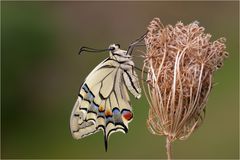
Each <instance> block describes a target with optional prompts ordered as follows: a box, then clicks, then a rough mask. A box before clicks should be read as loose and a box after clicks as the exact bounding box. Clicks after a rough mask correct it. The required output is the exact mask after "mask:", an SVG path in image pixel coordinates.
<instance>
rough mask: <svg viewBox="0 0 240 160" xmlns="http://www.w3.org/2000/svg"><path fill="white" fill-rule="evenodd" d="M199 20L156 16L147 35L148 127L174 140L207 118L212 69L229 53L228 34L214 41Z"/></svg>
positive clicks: (186, 135) (183, 137) (183, 135)
mask: <svg viewBox="0 0 240 160" xmlns="http://www.w3.org/2000/svg"><path fill="white" fill-rule="evenodd" d="M210 38H211V35H210V34H206V33H204V28H203V27H200V26H199V23H198V22H196V21H195V22H193V23H190V24H188V25H184V24H183V23H181V22H178V23H177V24H176V25H175V26H172V25H167V26H163V24H162V23H161V21H160V19H159V18H154V19H153V20H152V21H151V23H150V25H149V26H148V33H147V36H146V38H145V44H146V55H145V61H144V68H146V69H147V70H148V75H147V84H148V91H149V93H148V95H149V103H150V110H149V117H148V121H147V125H148V128H149V129H150V131H151V132H152V133H153V134H158V135H166V136H167V137H168V139H169V140H170V141H174V140H175V139H185V138H187V137H188V136H189V135H190V134H191V133H192V132H193V131H194V130H195V129H196V128H197V127H198V126H199V125H200V124H201V122H202V121H203V119H204V112H205V106H206V102H207V99H208V95H209V92H210V90H211V88H212V83H213V78H212V77H213V73H214V71H216V70H217V69H219V68H220V67H222V65H223V60H224V59H225V58H226V57H227V56H228V53H227V52H226V51H225V49H226V45H225V41H226V39H225V38H220V39H218V40H216V41H214V42H210Z"/></svg>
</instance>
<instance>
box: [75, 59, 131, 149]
mask: <svg viewBox="0 0 240 160" xmlns="http://www.w3.org/2000/svg"><path fill="white" fill-rule="evenodd" d="M124 79H126V77H125V78H124V70H122V69H121V68H120V64H119V63H118V62H117V61H114V60H111V59H106V60H105V61H103V62H102V63H100V64H99V65H98V66H97V67H96V68H95V69H94V70H93V71H92V72H91V73H90V74H89V76H88V77H87V78H86V81H85V83H84V84H83V85H82V87H81V88H80V92H79V96H78V99H77V101H76V103H75V105H74V108H73V111H72V114H71V118H70V128H71V133H72V135H73V137H74V138H75V139H81V138H83V137H86V136H88V135H91V134H93V133H96V132H98V131H99V130H103V132H104V138H105V147H106V149H107V142H108V138H109V136H110V134H111V133H113V132H117V131H121V132H123V133H126V132H127V131H128V123H129V122H130V121H131V120H132V118H133V113H132V108H131V106H130V102H129V96H128V92H127V88H126V82H125V81H126V80H125V81H124ZM127 83H128V85H131V84H130V83H129V82H127Z"/></svg>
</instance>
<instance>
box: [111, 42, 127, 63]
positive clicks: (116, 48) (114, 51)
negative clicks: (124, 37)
mask: <svg viewBox="0 0 240 160" xmlns="http://www.w3.org/2000/svg"><path fill="white" fill-rule="evenodd" d="M108 50H109V51H110V57H115V59H117V60H118V59H119V58H129V57H130V56H129V55H127V51H125V50H122V49H120V44H111V45H110V46H109V47H108Z"/></svg>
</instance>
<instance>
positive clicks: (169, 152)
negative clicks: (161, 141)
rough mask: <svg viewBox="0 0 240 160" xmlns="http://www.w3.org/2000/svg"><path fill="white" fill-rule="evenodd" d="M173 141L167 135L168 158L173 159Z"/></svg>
mask: <svg viewBox="0 0 240 160" xmlns="http://www.w3.org/2000/svg"><path fill="white" fill-rule="evenodd" d="M171 147H172V146H171V141H170V140H169V138H168V137H166V149H167V157H168V160H170V159H172V148H171Z"/></svg>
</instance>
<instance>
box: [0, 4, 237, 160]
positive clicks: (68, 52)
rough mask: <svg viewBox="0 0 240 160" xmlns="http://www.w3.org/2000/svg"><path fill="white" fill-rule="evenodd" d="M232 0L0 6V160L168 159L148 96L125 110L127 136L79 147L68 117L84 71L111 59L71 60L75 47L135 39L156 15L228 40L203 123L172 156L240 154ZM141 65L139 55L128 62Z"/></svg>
mask: <svg viewBox="0 0 240 160" xmlns="http://www.w3.org/2000/svg"><path fill="white" fill-rule="evenodd" d="M238 13H239V2H237V1H236V2H1V150H2V153H1V156H2V158H24V159H25V158H137V159H139V158H166V153H165V147H164V146H165V137H159V136H154V135H151V134H150V133H149V132H148V130H147V128H146V119H147V113H148V104H147V102H146V99H145V98H144V96H143V98H141V100H138V101H137V100H135V99H134V98H133V97H131V99H132V105H133V109H134V114H135V118H134V120H133V121H132V122H131V123H130V124H129V128H130V130H129V133H128V134H126V135H124V134H122V133H116V134H113V135H112V136H111V137H110V142H109V150H108V152H107V153H106V152H105V150H104V141H103V135H102V133H101V132H99V133H97V134H95V135H92V136H89V137H87V138H84V139H82V140H79V141H76V140H74V139H73V138H72V137H71V134H70V131H69V117H70V113H71V110H72V107H73V105H74V103H75V100H76V98H77V92H78V89H79V87H80V85H81V83H83V81H84V78H85V77H86V76H87V74H88V73H89V72H90V71H91V70H92V69H93V68H94V66H96V65H97V64H98V63H99V62H100V61H102V60H103V59H104V58H106V57H107V56H108V53H101V54H92V53H86V54H83V55H81V56H79V55H77V53H78V50H79V47H80V46H89V47H94V48H100V49H101V48H106V47H108V45H109V44H111V43H120V44H121V47H122V48H124V49H126V48H127V47H128V44H129V43H130V42H131V41H133V40H135V39H136V38H137V37H139V36H140V35H142V34H143V33H144V32H145V30H146V27H147V25H148V24H149V22H150V21H151V20H152V19H153V18H154V17H160V18H161V20H162V22H163V23H164V24H175V23H176V22H177V21H182V22H184V23H185V24H187V23H190V22H192V21H194V20H198V21H199V22H200V25H201V26H204V27H205V28H206V32H208V33H211V34H212V35H213V36H212V40H215V39H217V38H220V37H223V36H225V37H226V38H227V51H228V52H229V53H230V57H229V58H228V59H227V60H226V61H225V64H224V67H223V68H222V69H221V70H219V71H217V73H216V74H215V82H216V83H217V85H216V86H215V87H214V89H213V90H212V92H211V95H210V97H209V101H208V104H207V115H206V118H205V122H204V123H203V125H202V126H201V127H200V128H199V129H198V130H197V131H196V132H194V133H193V134H192V135H191V136H190V138H189V139H188V140H186V141H176V142H174V143H173V157H174V158H184V159H185V158H201V159H203V158H204V159H205V158H211V159H213V158H216V159H219V158H224V159H230V158H234V159H238V157H239V144H238V143H239V121H238V120H239V119H238V118H239V108H238V107H239V106H238V99H239V92H238V89H239V84H238V80H239V37H238V36H239V17H238ZM134 61H135V63H136V64H137V66H138V67H141V65H142V59H141V58H135V59H134Z"/></svg>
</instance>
